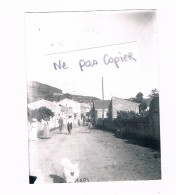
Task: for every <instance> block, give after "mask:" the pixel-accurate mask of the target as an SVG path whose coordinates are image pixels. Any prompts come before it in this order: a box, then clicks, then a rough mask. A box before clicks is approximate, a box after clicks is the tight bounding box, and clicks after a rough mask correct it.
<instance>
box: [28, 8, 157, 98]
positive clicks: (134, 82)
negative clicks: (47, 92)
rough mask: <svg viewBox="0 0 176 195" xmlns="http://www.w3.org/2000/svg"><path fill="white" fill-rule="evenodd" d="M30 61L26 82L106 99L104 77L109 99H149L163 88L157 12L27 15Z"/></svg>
mask: <svg viewBox="0 0 176 195" xmlns="http://www.w3.org/2000/svg"><path fill="white" fill-rule="evenodd" d="M130 55H131V57H130ZM124 56H126V57H124ZM26 57H27V58H26V59H27V80H29V81H38V82H41V83H45V84H48V85H51V86H53V87H57V88H59V89H62V91H63V92H64V93H72V94H75V95H76V94H78V95H86V96H94V97H98V98H102V77H103V81H104V98H105V99H110V98H111V97H112V96H116V97H119V98H130V97H135V96H136V94H137V93H138V92H142V93H143V94H144V97H147V96H148V95H149V94H150V92H151V90H152V89H154V88H157V89H158V90H159V87H158V86H159V79H158V70H159V69H158V61H157V20H156V12H155V11H154V10H153V11H151V10H150V11H149V10H138V11H137V10H136V11H130V10H128V11H90V12H53V13H27V14H26ZM121 57H122V58H121ZM115 60H116V61H117V62H115ZM54 63H55V64H57V65H59V64H60V65H61V69H60V68H58V66H57V65H56V66H55V67H54ZM63 64H64V67H63ZM117 66H118V67H117ZM81 67H82V69H81ZM56 69H57V70H56Z"/></svg>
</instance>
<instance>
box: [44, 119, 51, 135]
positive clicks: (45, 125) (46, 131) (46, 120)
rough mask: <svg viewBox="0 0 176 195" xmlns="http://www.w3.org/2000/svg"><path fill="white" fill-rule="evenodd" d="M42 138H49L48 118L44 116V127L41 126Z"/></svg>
mask: <svg viewBox="0 0 176 195" xmlns="http://www.w3.org/2000/svg"><path fill="white" fill-rule="evenodd" d="M43 138H44V139H47V138H50V129H49V118H48V117H46V118H45V119H44V127H43Z"/></svg>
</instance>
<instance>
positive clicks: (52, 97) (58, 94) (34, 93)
mask: <svg viewBox="0 0 176 195" xmlns="http://www.w3.org/2000/svg"><path fill="white" fill-rule="evenodd" d="M27 93H28V96H27V97H28V104H29V103H32V102H35V101H38V100H41V99H45V100H48V101H52V102H53V101H55V102H58V101H60V100H62V99H64V98H68V99H72V100H74V101H77V102H79V103H92V101H93V100H99V99H98V98H95V97H92V96H81V95H72V94H69V93H66V94H64V93H63V92H62V90H61V89H58V88H55V87H52V86H49V85H46V84H43V83H39V82H37V81H30V82H28V83H27Z"/></svg>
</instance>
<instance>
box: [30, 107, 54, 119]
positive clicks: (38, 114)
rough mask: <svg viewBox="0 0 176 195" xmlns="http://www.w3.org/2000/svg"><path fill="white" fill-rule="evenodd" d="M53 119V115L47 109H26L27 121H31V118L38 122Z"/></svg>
mask: <svg viewBox="0 0 176 195" xmlns="http://www.w3.org/2000/svg"><path fill="white" fill-rule="evenodd" d="M50 116H51V117H53V116H54V113H53V112H52V111H51V110H50V109H48V108H47V107H41V108H39V109H36V110H29V109H28V120H29V121H32V119H33V118H36V119H37V120H38V121H41V120H42V119H45V118H49V117H50Z"/></svg>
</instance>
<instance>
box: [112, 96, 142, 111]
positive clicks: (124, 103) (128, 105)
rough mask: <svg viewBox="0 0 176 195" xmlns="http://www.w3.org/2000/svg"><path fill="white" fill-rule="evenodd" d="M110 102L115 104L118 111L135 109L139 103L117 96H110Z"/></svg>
mask: <svg viewBox="0 0 176 195" xmlns="http://www.w3.org/2000/svg"><path fill="white" fill-rule="evenodd" d="M112 104H113V105H115V107H116V109H117V110H119V111H137V110H138V108H139V103H136V102H131V101H128V100H124V99H121V98H117V97H112Z"/></svg>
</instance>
